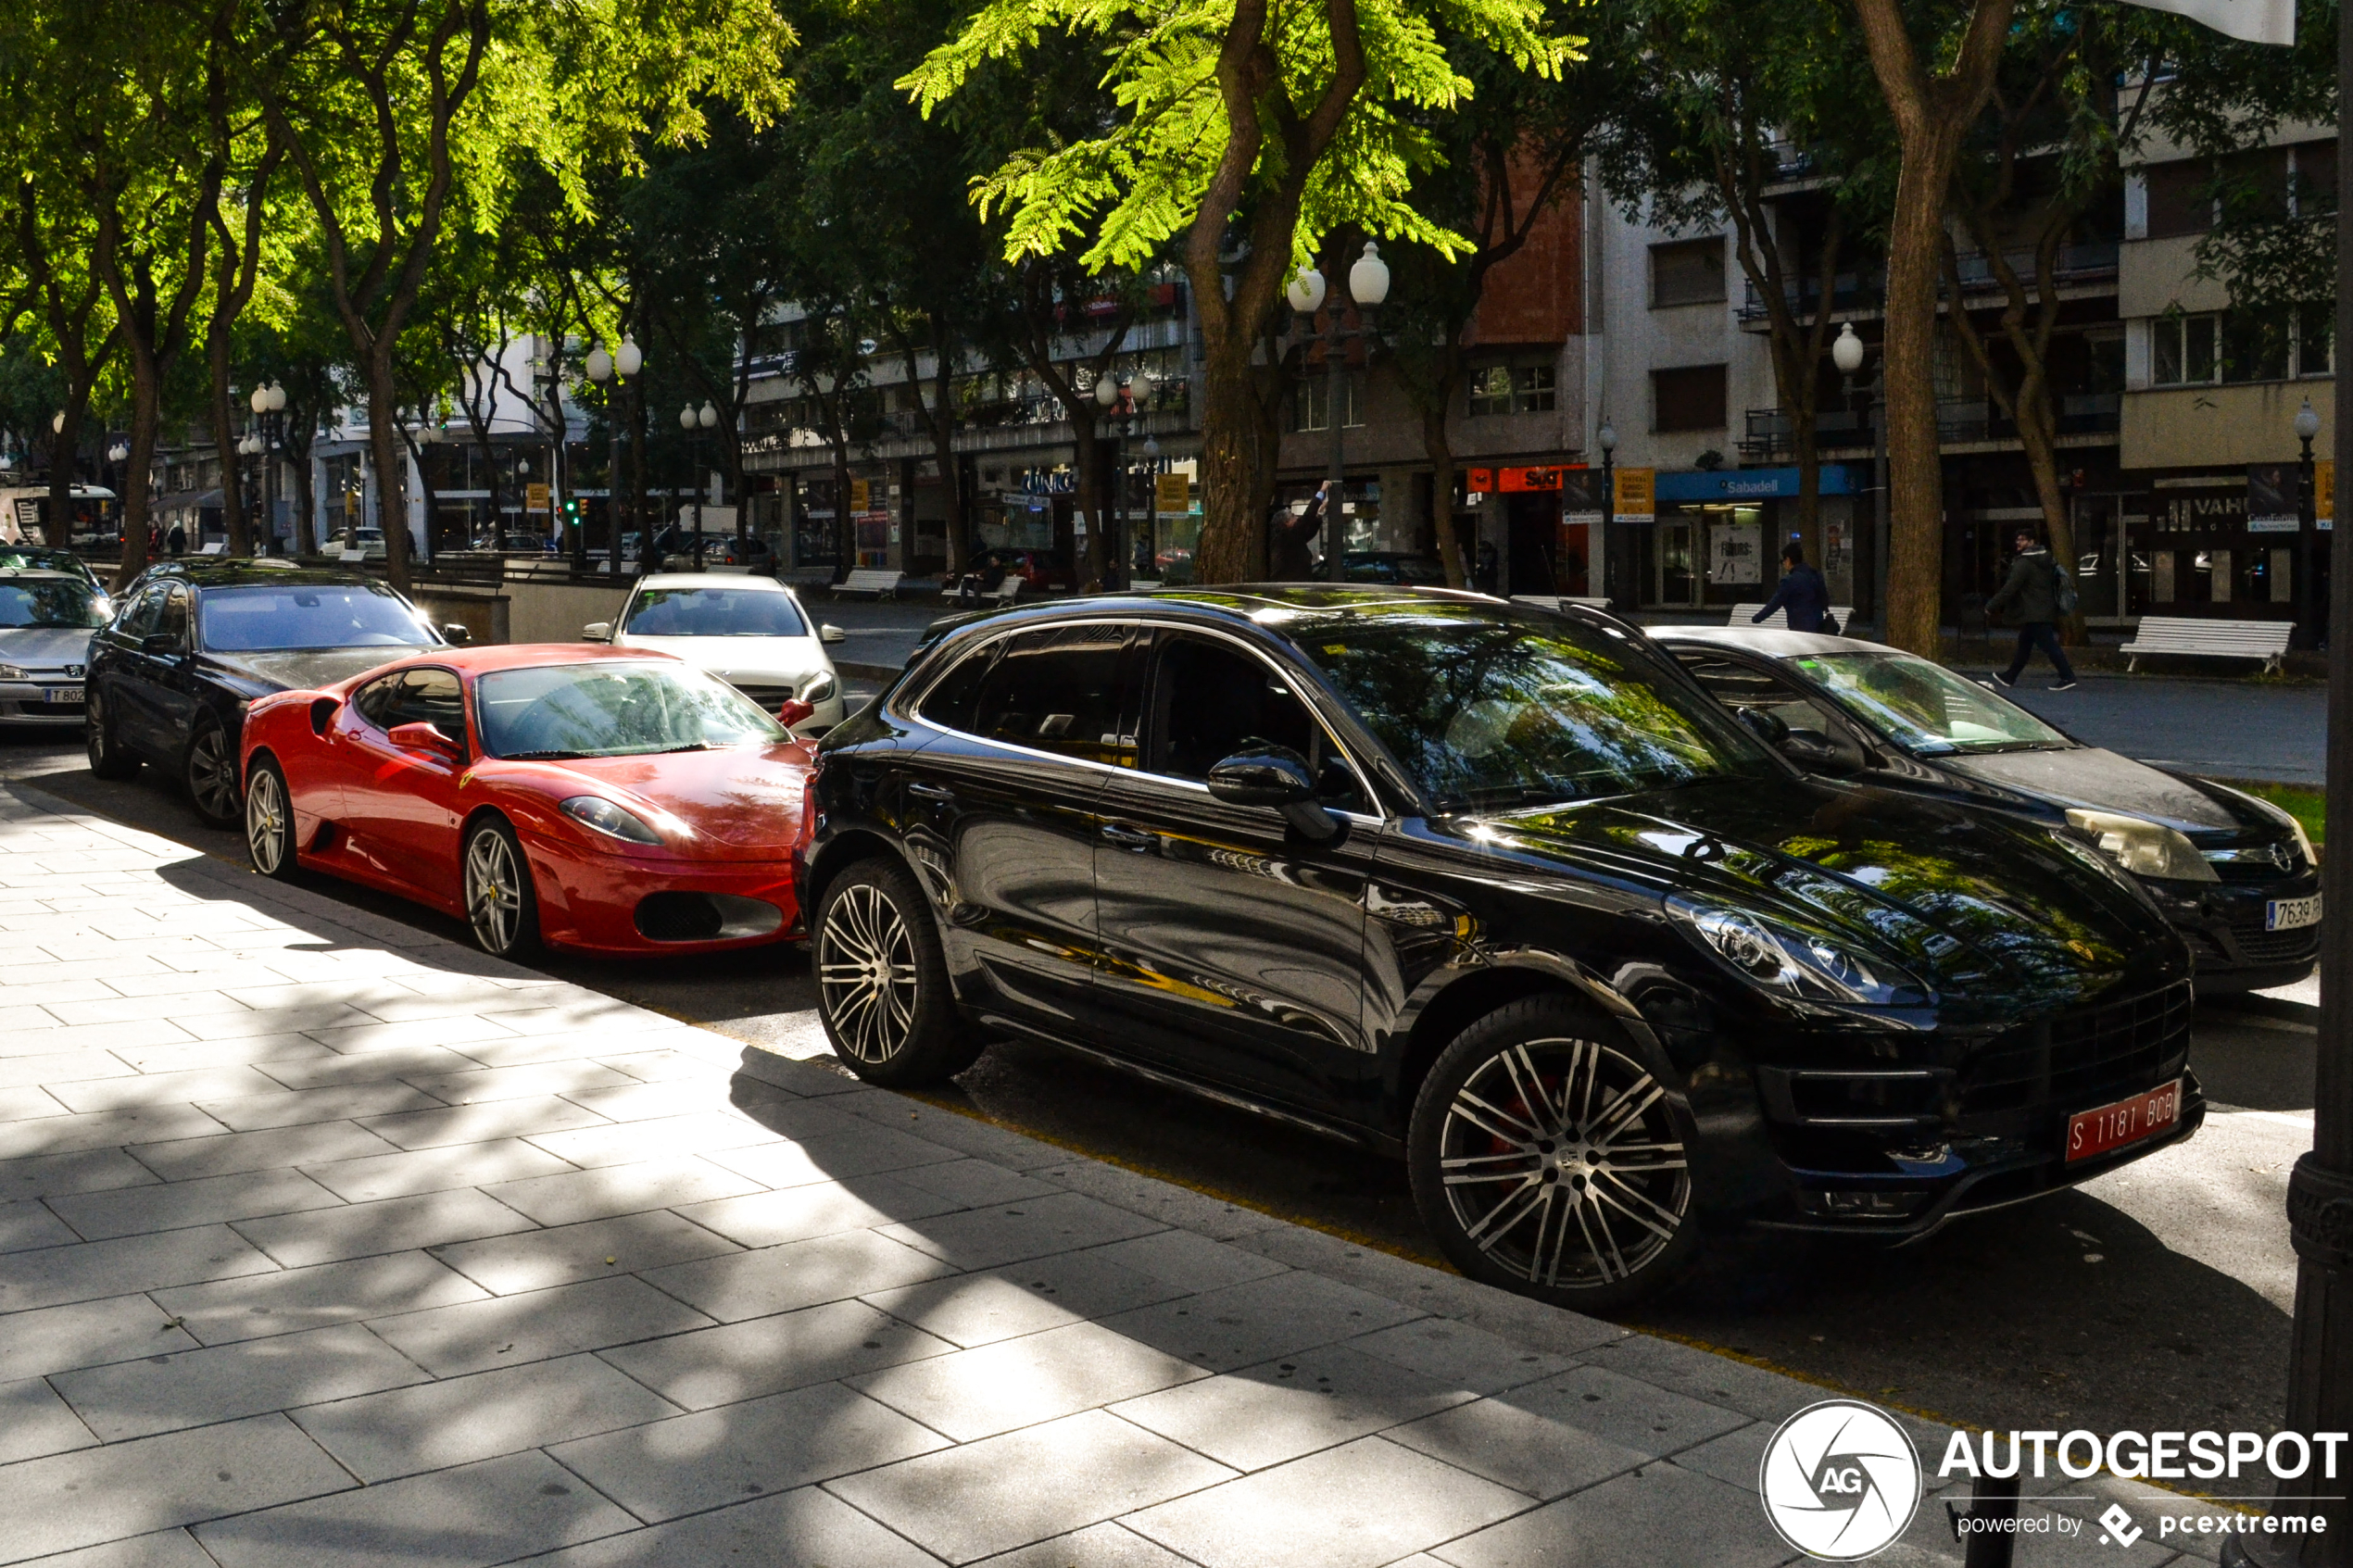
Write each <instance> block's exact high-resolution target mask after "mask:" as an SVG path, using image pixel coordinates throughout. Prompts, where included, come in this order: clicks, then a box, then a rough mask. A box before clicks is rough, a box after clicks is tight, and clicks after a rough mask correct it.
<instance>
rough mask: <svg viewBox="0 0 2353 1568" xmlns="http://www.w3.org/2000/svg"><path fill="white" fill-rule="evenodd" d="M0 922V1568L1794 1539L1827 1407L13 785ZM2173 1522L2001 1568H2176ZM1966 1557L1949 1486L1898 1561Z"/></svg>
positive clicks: (2100, 1496)
mask: <svg viewBox="0 0 2353 1568" xmlns="http://www.w3.org/2000/svg"><path fill="white" fill-rule="evenodd" d="M0 928H5V929H6V932H7V933H8V935H9V937H10V938H11V940H12V942H13V949H14V950H13V952H12V954H11V959H12V960H13V961H12V962H11V963H9V964H8V965H7V966H6V967H5V968H0V1562H24V1561H28V1560H33V1559H41V1560H44V1561H45V1562H51V1563H53V1564H71V1565H73V1568H97V1565H99V1564H105V1565H107V1568H144V1565H168V1568H204V1565H207V1564H220V1565H223V1568H249V1565H250V1568H261V1565H275V1564H285V1565H288V1568H296V1565H300V1568H331V1565H346V1564H348V1565H359V1564H378V1563H401V1564H434V1565H453V1568H454V1565H477V1564H479V1565H487V1564H492V1563H502V1562H516V1561H522V1560H526V1559H528V1560H532V1561H535V1562H547V1563H560V1564H563V1565H565V1568H589V1565H591V1564H594V1565H598V1568H611V1565H621V1564H648V1565H651V1564H662V1565H665V1568H680V1565H686V1568H692V1565H698V1564H702V1563H711V1562H723V1561H724V1562H730V1563H740V1564H806V1565H812V1568H814V1565H817V1564H824V1565H828V1568H863V1565H867V1564H874V1565H880V1568H891V1565H897V1564H915V1563H931V1562H954V1563H965V1562H980V1561H988V1562H995V1563H1003V1564H1022V1565H1025V1568H1107V1565H1119V1568H1171V1565H1177V1564H1183V1563H1187V1562H1190V1563H1198V1564H1204V1565H1209V1568H1283V1565H1289V1564H1297V1565H1301V1568H1327V1565H1329V1568H1350V1565H1362V1568H1374V1565H1377V1564H1384V1563H1412V1564H1415V1565H1416V1568H1430V1565H1432V1564H1440V1563H1442V1564H1448V1565H1452V1568H1490V1565H1493V1568H1501V1565H1504V1564H1537V1563H1559V1564H1592V1565H1597V1568H1598V1565H1612V1568H1614V1565H1617V1564H1631V1563H1643V1564H1654V1563H1699V1562H1705V1563H1708V1564H1710V1565H1711V1568H1714V1565H1723V1568H1741V1565H1744V1564H1760V1565H1762V1564H1770V1563H1778V1562H1786V1561H1789V1560H1791V1554H1790V1553H1789V1551H1788V1550H1787V1549H1786V1548H1784V1547H1783V1546H1782V1545H1781V1544H1780V1542H1779V1540H1778V1539H1777V1538H1776V1537H1774V1536H1773V1535H1772V1534H1771V1532H1770V1531H1769V1529H1768V1526H1767V1524H1766V1522H1765V1519H1764V1516H1763V1514H1762V1512H1761V1510H1760V1508H1759V1506H1758V1502H1757V1499H1756V1493H1755V1475H1756V1470H1757V1464H1758V1461H1759V1457H1760V1455H1761V1453H1762V1449H1763V1445H1764V1442H1765V1440H1766V1438H1767V1436H1768V1435H1769V1433H1770V1431H1771V1430H1772V1426H1773V1424H1775V1423H1777V1422H1778V1421H1779V1420H1780V1419H1781V1418H1782V1417H1784V1416H1786V1415H1787V1414H1789V1413H1790V1412H1792V1411H1795V1410H1797V1409H1799V1408H1801V1407H1802V1406H1804V1405H1806V1404H1808V1403H1811V1402H1812V1401H1814V1400H1815V1399H1818V1398H1821V1397H1822V1390H1820V1389H1818V1388H1815V1387H1812V1386H1807V1385H1804V1384H1800V1383H1797V1382H1794V1381H1793V1380H1790V1379H1786V1378H1782V1377H1779V1376H1776V1375H1773V1374H1768V1373H1764V1372H1761V1371H1758V1370H1755V1369H1754V1368H1751V1367H1749V1366H1746V1365H1743V1364H1742V1363H1740V1362H1737V1361H1730V1360H1727V1359H1722V1358H1718V1357H1715V1356H1711V1355H1708V1354H1705V1353H1703V1352H1701V1351H1698V1350H1694V1349H1691V1348H1685V1347H1682V1346H1679V1345H1676V1344H1672V1343H1669V1342H1667V1341H1663V1340H1659V1339H1654V1338H1649V1337H1646V1336H1639V1335H1629V1334H1626V1333H1624V1332H1622V1331H1620V1330H1618V1329H1617V1328H1615V1327H1613V1326H1611V1325H1609V1324H1606V1323H1599V1322H1595V1321H1592V1320H1590V1319H1586V1318H1580V1317H1578V1316H1576V1315H1574V1314H1570V1313H1566V1312H1560V1311H1553V1310H1550V1309H1546V1308H1541V1307H1538V1306H1535V1305H1533V1304H1531V1303H1529V1302H1527V1301H1524V1300H1521V1299H1519V1298H1516V1297H1512V1296H1508V1295H1505V1294H1504V1293H1501V1292H1497V1291H1492V1290H1489V1289H1486V1288H1485V1287H1482V1286H1476V1285H1472V1284H1470V1283H1468V1282H1466V1281H1464V1280H1462V1279H1460V1278H1458V1277H1455V1276H1453V1275H1451V1274H1445V1273H1438V1272H1435V1271H1432V1270H1428V1269H1426V1268H1422V1267H1420V1266H1418V1265H1416V1264H1411V1263H1406V1262H1403V1261H1399V1260H1396V1259H1393V1258H1390V1257H1388V1256H1386V1255H1384V1254H1379V1253H1375V1252H1369V1251H1365V1250H1364V1249H1361V1248H1354V1247H1352V1246H1350V1245H1348V1244H1347V1243H1345V1242H1342V1241H1339V1240H1336V1239H1334V1238H1332V1237H1329V1236H1324V1235H1322V1234H1319V1233H1316V1232H1313V1231H1308V1230H1304V1229H1301V1228H1299V1227H1296V1226H1292V1225H1290V1224H1287V1223H1282V1222H1279V1221H1276V1220H1273V1219H1271V1218H1269V1217H1267V1216H1265V1215H1263V1214H1260V1213H1257V1212H1254V1211H1252V1210H1242V1209H1238V1208H1235V1207H1231V1206H1228V1205H1226V1204H1223V1203H1220V1202H1216V1201H1214V1200H1212V1199H1209V1198H1203V1197H1201V1196H1199V1195H1196V1194H1194V1193H1191V1192H1189V1191H1186V1190H1184V1189H1181V1188H1177V1187H1174V1186H1171V1185H1165V1184H1163V1183H1159V1182H1156V1181H1152V1180H1150V1179H1147V1178H1144V1177H1140V1176H1138V1175H1134V1174H1131V1173H1126V1172H1124V1171H1122V1170H1119V1169H1117V1168H1115V1167H1112V1166H1109V1165H1105V1164H1102V1163H1099V1162H1097V1161H1094V1160H1085V1159H1077V1158H1074V1157H1073V1156H1071V1155H1070V1154H1069V1153H1068V1152H1066V1151H1064V1150H1062V1149H1058V1148H1052V1147H1051V1146H1048V1145H1045V1144H1042V1143H1038V1142H1036V1141H1033V1140H1030V1139H1028V1138H1025V1137H1021V1136H1018V1135H1013V1134H1010V1133H1006V1132H1003V1131H1000V1130H999V1129H997V1128H995V1127H992V1126H989V1125H988V1124H986V1123H979V1122H975V1121H972V1120H969V1119H966V1118H963V1117H961V1116H957V1115H953V1114H950V1113H948V1112H945V1111H940V1110H934V1109H932V1108H930V1107H928V1106H925V1105H924V1104H922V1103H919V1102H917V1101H913V1100H910V1099H907V1098H901V1097H899V1096H895V1095H891V1094H887V1093H882V1092H878V1091H875V1090H871V1089H867V1088H864V1087H862V1086H861V1085H858V1084H856V1083H855V1082H854V1081H852V1080H849V1079H848V1078H845V1077H843V1076H841V1075H839V1074H838V1073H836V1072H834V1071H832V1070H831V1069H830V1068H828V1067H825V1066H822V1065H818V1064H815V1063H811V1062H801V1061H794V1060H787V1059H785V1058H782V1057H776V1056H772V1055H770V1054H768V1053H766V1052H763V1051H761V1050H758V1049H754V1048H750V1047H744V1046H742V1045H740V1044H739V1043H737V1042H735V1041H731V1040H728V1039H725V1038H724V1037H722V1036H720V1035H714V1034H711V1033H708V1032H705V1031H703V1030H700V1029H697V1028H692V1027H689V1026H686V1025H684V1024H681V1023H679V1022H675V1021H673V1020H671V1019H668V1018H664V1017H661V1016H659V1015H656V1014H653V1013H649V1012H647V1011H644V1010H638V1009H635V1008H632V1007H629V1006H626V1005H624V1004H622V1003H618V1002H615V1001H612V1000H611V999H610V998H607V997H600V996H598V995H596V994H594V993H591V992H588V991H585V990H582V989H580V988H577V987H574V986H570V985H559V984H550V983H548V982H547V980H545V978H544V977H541V976H538V975H535V974H533V973H531V972H527V971H523V970H521V969H517V968H514V967H512V966H509V965H505V964H502V963H499V962H497V961H495V960H488V959H485V958H484V957H482V956H481V955H479V954H476V953H473V952H472V951H471V950H469V949H465V948H461V947H455V946H452V945H450V944H449V943H447V942H444V941H442V940H440V939H438V938H434V937H431V936H428V935H424V934H422V933H420V932H417V931H414V930H411V929H409V928H408V927H406V926H401V925H397V924H395V923H392V922H385V921H381V920H377V919H375V918H373V917H371V916H368V915H366V914H364V913H361V912H359V911H358V910H355V909H350V908H347V907H346V906H344V905H341V904H338V903H336V902H333V900H330V899H328V898H326V897H321V896H319V895H316V894H312V893H308V892H305V891H303V890H301V889H288V888H285V887H283V886H281V885H279V884H274V883H270V882H267V881H264V880H263V879H261V878H258V877H256V876H254V875H252V874H250V873H249V872H245V871H244V870H242V869H240V868H237V867H233V866H230V865H227V864H224V863H221V862H220V861H216V860H212V859H206V858H204V857H201V856H196V855H194V854H192V853H191V852H190V851H188V850H186V849H183V848H182V847H177V846H174V845H171V844H170V843H168V842H166V841H164V840H161V839H158V838H155V837H152V836H149V835H146V834H141V833H138V832H135V831H133V830H131V829H127V828H122V827H119V826H117V825H114V824H112V823H109V822H105V821H103V820H100V819H96V818H94V817H90V816H87V815H83V814H78V813H76V812H75V811H73V810H72V809H70V808H68V807H66V806H65V805H63V803H61V802H57V801H55V800H54V799H53V798H51V797H44V796H42V795H39V794H37V793H35V792H33V791H31V790H30V789H27V788H24V787H23V786H18V788H17V793H16V794H15V795H13V796H0ZM1918 1436H1919V1439H1920V1444H1921V1447H1922V1449H1923V1450H1924V1454H1925V1457H1926V1458H1927V1460H1928V1462H1929V1463H1930V1465H1931V1468H1932V1467H1933V1465H1934V1463H1935V1461H1936V1459H1937V1457H1938V1456H1939V1455H1940V1454H1941V1453H1942V1452H1943V1449H1944V1436H1945V1434H1944V1431H1943V1429H1940V1428H1935V1427H1932V1426H1930V1425H1929V1424H1925V1423H1920V1424H1918ZM1931 1484H1932V1482H1931ZM2049 1489H2050V1488H2048V1487H2047V1486H2046V1487H2045V1488H2044V1490H2045V1491H2047V1490H2049ZM2153 1495H2154V1494H2149V1493H2146V1492H2145V1490H2144V1489H2142V1488H2139V1487H2134V1486H2111V1487H2109V1488H2108V1489H2107V1490H2105V1491H2102V1492H2099V1493H2097V1494H2096V1495H2095V1494H2094V1492H2093V1491H2092V1489H2090V1488H2086V1487H2083V1486H2075V1487H2073V1488H2071V1497H2072V1498H2073V1499H2074V1500H2068V1501H2063V1502H2057V1503H2052V1504H2045V1503H2042V1502H2036V1503H2031V1504H2030V1510H2031V1511H2032V1512H2035V1513H2037V1514H2038V1516H2039V1515H2040V1514H2041V1512H2043V1511H2044V1510H2045V1509H2046V1508H2050V1507H2056V1508H2057V1509H2059V1510H2061V1511H2063V1512H2067V1513H2069V1514H2070V1515H2072V1516H2074V1517H2079V1518H2080V1517H2085V1516H2088V1515H2090V1514H2094V1513H2096V1512H2098V1511H2099V1510H2100V1508H2102V1507H2104V1506H2105V1505H2106V1502H2107V1501H2108V1498H2110V1497H2118V1498H2123V1499H2126V1501H2127V1504H2128V1506H2136V1507H2140V1509H2141V1519H2142V1523H2143V1524H2144V1525H2148V1526H2152V1528H2151V1531H2150V1534H2149V1536H2148V1537H2146V1538H2145V1539H2143V1540H2142V1541H2141V1543H2140V1544H2139V1545H2138V1546H2137V1547H2136V1548H2135V1549H2133V1551H2131V1552H2129V1553H2119V1552H2116V1551H2114V1550H2113V1549H2108V1550H2102V1549H2099V1548H2098V1547H2096V1546H2095V1545H2094V1544H2092V1543H2093V1540H2094V1538H2095V1537H2096V1530H2088V1531H2086V1533H2085V1534H2084V1535H2083V1536H2082V1537H2077V1538H2076V1540H2075V1541H2074V1542H2073V1543H2071V1544H2070V1543H2062V1542H2059V1541H2056V1540H2053V1539H2051V1538H2050V1537H2029V1541H2030V1545H2029V1547H2028V1549H2027V1550H2026V1551H2024V1552H2023V1553H2022V1554H2021V1558H2020V1561H2021V1562H2060V1561H2070V1562H2071V1561H2077V1560H2079V1559H2080V1560H2082V1561H2085V1562H2124V1563H2134V1564H2156V1563H2161V1562H2169V1561H2173V1558H2172V1557H2171V1549H2169V1548H2166V1547H2162V1546H2160V1545H2159V1544H2158V1537H2157V1536H2156V1534H2155V1531H2154V1528H2153V1525H2154V1519H2153V1517H2152V1515H2153V1513H2154V1512H2155V1510H2154V1509H2152V1508H2148V1507H2146V1506H2145V1503H2146V1500H2147V1499H2148V1498H2149V1497H2151V1496H2153ZM2195 1506H2196V1505H2190V1504H2187V1503H2186V1502H2185V1501H2184V1500H2183V1499H2168V1507H2169V1509H2170V1510H2171V1512H2183V1511H2185V1510H2188V1509H2190V1508H2193V1507H2195ZM2216 1540H2218V1537H2212V1536H2208V1537H2202V1538H2200V1537H2193V1541H2194V1543H2196V1545H2198V1546H2201V1547H2203V1546H2206V1545H2207V1543H2210V1542H2214V1541H2216ZM1958 1557H1959V1554H1958V1552H1957V1549H1955V1548H1954V1547H1953V1545H1952V1542H1951V1540H1950V1538H1949V1537H1948V1536H1946V1535H1945V1534H1944V1530H1943V1509H1942V1507H1941V1504H1940V1503H1939V1501H1938V1500H1937V1499H1934V1498H1931V1499H1930V1500H1929V1501H1928V1502H1927V1503H1925V1504H1924V1505H1923V1506H1922V1508H1921V1510H1920V1512H1919V1516H1918V1518H1917V1519H1916V1520H1915V1522H1914V1524H1913V1527H1912V1530H1911V1533H1910V1535H1909V1537H1907V1538H1906V1541H1905V1542H1904V1543H1901V1544H1899V1545H1898V1546H1897V1547H1896V1548H1895V1549H1892V1550H1891V1551H1890V1552H1889V1553H1887V1554H1885V1555H1884V1556H1882V1557H1881V1558H1880V1559H1879V1560H1878V1561H1879V1562H1885V1563H1907V1564H1916V1563H1931V1562H1940V1563H1942V1562H1957V1561H1958Z"/></svg>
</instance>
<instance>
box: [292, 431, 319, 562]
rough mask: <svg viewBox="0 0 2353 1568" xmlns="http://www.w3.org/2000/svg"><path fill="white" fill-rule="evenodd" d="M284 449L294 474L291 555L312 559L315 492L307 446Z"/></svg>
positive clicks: (315, 528)
mask: <svg viewBox="0 0 2353 1568" xmlns="http://www.w3.org/2000/svg"><path fill="white" fill-rule="evenodd" d="M306 417H307V416H306ZM289 422H290V423H291V421H289ZM285 448H286V457H287V458H288V459H289V462H288V466H289V467H291V468H292V469H293V470H294V472H295V513H296V516H295V526H294V546H295V554H296V556H298V557H299V556H315V555H317V554H318V553H319V550H320V545H319V490H318V486H317V484H316V483H314V482H313V481H312V479H311V476H310V443H309V442H308V440H306V441H304V442H303V443H302V444H301V445H300V446H298V447H297V446H296V444H295V443H294V442H293V441H291V440H289V441H287V442H286V443H285Z"/></svg>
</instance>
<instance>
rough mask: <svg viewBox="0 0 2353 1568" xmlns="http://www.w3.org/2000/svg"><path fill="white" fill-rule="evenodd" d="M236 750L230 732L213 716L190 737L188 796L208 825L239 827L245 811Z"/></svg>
mask: <svg viewBox="0 0 2353 1568" xmlns="http://www.w3.org/2000/svg"><path fill="white" fill-rule="evenodd" d="M234 753H235V747H233V746H231V745H230V744H229V736H228V734H227V733H226V732H225V731H223V730H222V729H221V727H220V724H219V723H218V722H216V721H212V720H206V721H203V722H201V723H199V724H197V726H196V733H195V734H193V735H191V736H189V737H188V759H187V765H186V768H185V769H184V776H185V778H186V780H187V784H188V799H189V801H190V802H191V803H192V804H194V805H195V809H196V815H197V816H199V817H202V818H203V819H204V820H205V824H206V825H207V826H208V827H216V828H230V827H235V826H236V825H237V820H238V818H239V816H240V815H241V812H240V810H239V808H240V807H241V806H242V805H243V804H244V802H243V801H242V800H240V799H239V798H238V792H237V759H236V757H235V755H234Z"/></svg>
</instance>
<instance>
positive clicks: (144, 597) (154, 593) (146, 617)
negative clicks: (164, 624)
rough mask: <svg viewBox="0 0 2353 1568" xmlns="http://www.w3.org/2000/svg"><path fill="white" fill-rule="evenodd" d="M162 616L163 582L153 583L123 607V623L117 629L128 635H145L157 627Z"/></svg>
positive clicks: (136, 636) (133, 636) (134, 636)
mask: <svg viewBox="0 0 2353 1568" xmlns="http://www.w3.org/2000/svg"><path fill="white" fill-rule="evenodd" d="M162 617H163V584H161V583H151V584H150V585H149V586H147V587H146V588H145V589H143V590H142V591H141V592H140V594H139V596H138V597H136V598H134V599H132V601H131V602H130V603H129V604H127V605H125V606H124V607H123V610H122V623H121V624H120V626H118V627H116V628H115V629H116V630H117V631H119V632H120V633H122V634H123V635H124V636H126V637H132V638H139V637H144V636H145V635H146V634H147V633H150V632H152V631H154V630H155V629H156V622H157V621H159V620H161V619H162Z"/></svg>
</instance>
